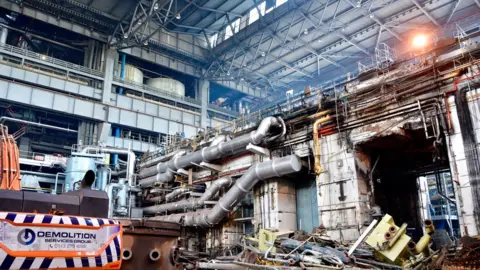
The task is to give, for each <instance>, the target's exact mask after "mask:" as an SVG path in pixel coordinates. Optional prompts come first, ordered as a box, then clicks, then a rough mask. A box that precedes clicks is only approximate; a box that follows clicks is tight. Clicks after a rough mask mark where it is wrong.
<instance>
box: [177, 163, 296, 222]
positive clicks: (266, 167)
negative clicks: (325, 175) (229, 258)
mask: <svg viewBox="0 0 480 270" xmlns="http://www.w3.org/2000/svg"><path fill="white" fill-rule="evenodd" d="M301 169H302V163H301V161H300V159H299V158H298V157H297V156H295V155H291V156H286V157H282V158H279V159H274V160H270V161H265V162H262V163H259V164H256V165H254V166H252V167H250V169H248V171H247V172H246V173H245V174H244V175H243V176H242V177H241V178H240V179H238V180H237V181H236V183H235V185H234V186H233V187H231V188H230V189H229V190H228V192H227V193H226V194H225V195H224V196H223V197H222V198H221V199H220V200H219V201H218V203H217V204H216V205H215V206H214V207H213V208H212V209H211V210H208V211H205V212H201V213H198V212H190V213H186V214H185V218H184V221H183V224H184V225H185V226H204V227H205V226H212V225H215V224H218V223H219V222H220V221H221V220H222V219H223V218H224V217H225V216H226V215H228V213H229V212H230V211H232V209H233V208H234V207H235V206H236V205H237V204H238V203H239V202H240V201H241V200H242V198H243V197H244V196H245V195H246V194H247V193H248V192H249V191H250V190H251V189H252V188H253V186H254V185H255V184H256V183H257V182H258V181H259V180H264V179H268V178H271V177H280V176H283V175H287V174H291V173H295V172H299V171H300V170H301Z"/></svg>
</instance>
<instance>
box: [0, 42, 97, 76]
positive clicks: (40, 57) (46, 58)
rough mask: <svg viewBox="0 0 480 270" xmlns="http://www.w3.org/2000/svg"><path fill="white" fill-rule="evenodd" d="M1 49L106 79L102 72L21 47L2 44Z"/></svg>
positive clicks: (0, 44)
mask: <svg viewBox="0 0 480 270" xmlns="http://www.w3.org/2000/svg"><path fill="white" fill-rule="evenodd" d="M0 49H1V50H4V51H7V52H12V53H16V54H20V55H24V56H27V57H30V58H34V59H36V60H39V61H43V62H48V63H51V64H55V65H57V66H59V67H65V68H68V69H71V70H76V71H81V72H83V73H87V74H90V75H94V76H97V77H102V78H103V77H104V73H103V72H102V71H99V70H95V69H91V68H87V67H84V66H82V65H76V64H73V63H70V62H67V61H63V60H60V59H57V58H53V57H50V56H47V55H43V54H40V53H36V52H32V51H29V50H25V49H22V48H19V47H16V46H12V45H8V44H4V43H0Z"/></svg>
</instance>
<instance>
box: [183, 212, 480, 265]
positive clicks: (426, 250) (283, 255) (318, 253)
mask: <svg viewBox="0 0 480 270" xmlns="http://www.w3.org/2000/svg"><path fill="white" fill-rule="evenodd" d="M425 226H426V228H425V232H426V233H425V235H424V236H423V237H422V238H420V240H419V241H418V242H417V243H416V244H415V243H414V242H413V241H412V240H411V238H410V237H409V236H408V235H406V233H405V228H406V224H403V225H402V226H400V227H398V226H396V225H395V223H394V222H393V219H392V217H391V216H389V215H385V216H384V217H383V218H382V219H381V220H380V221H377V220H374V222H372V224H371V225H370V226H369V227H368V228H367V230H365V233H364V234H362V236H361V237H360V238H359V240H358V241H357V242H355V243H354V244H351V245H348V244H345V243H341V242H338V241H334V240H332V239H330V238H329V237H328V236H327V234H326V230H325V229H324V228H322V227H319V228H317V229H315V230H314V232H313V233H312V234H307V233H306V232H304V231H296V232H291V231H290V232H289V231H287V232H280V231H277V230H264V229H261V230H260V232H259V233H258V238H245V239H244V240H243V241H242V243H241V244H239V245H238V247H236V250H240V252H239V253H237V255H233V253H232V252H230V253H229V254H224V255H225V256H217V257H215V258H214V259H207V257H208V256H205V257H204V258H202V259H200V257H201V256H199V254H197V257H194V258H193V257H191V258H190V260H189V263H187V264H186V267H185V268H186V269H219V270H221V269H239V270H240V269H241V270H245V269H415V270H418V269H442V270H450V269H480V239H478V238H471V237H463V238H462V239H460V244H461V246H460V247H459V248H455V246H450V247H447V246H444V247H441V248H439V249H438V250H436V251H434V250H432V249H431V248H430V245H431V240H432V235H433V232H434V230H435V229H434V228H433V224H432V223H431V222H430V220H426V222H425ZM269 240H270V241H269ZM261 241H263V242H264V243H263V244H262V243H261ZM204 255H206V254H204ZM180 257H181V258H182V256H180ZM184 258H186V257H184Z"/></svg>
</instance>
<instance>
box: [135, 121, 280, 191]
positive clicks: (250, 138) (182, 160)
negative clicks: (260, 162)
mask: <svg viewBox="0 0 480 270" xmlns="http://www.w3.org/2000/svg"><path fill="white" fill-rule="evenodd" d="M281 125H282V121H280V120H279V119H277V118H276V117H267V118H265V119H263V120H262V122H261V123H260V125H259V126H258V128H257V130H255V131H252V132H250V133H248V134H245V135H242V136H240V137H238V138H235V139H233V140H230V141H226V142H221V143H219V144H217V145H214V146H209V147H206V148H203V149H202V150H201V151H197V152H193V153H190V154H188V155H186V156H183V157H176V158H173V159H171V160H170V161H168V162H165V163H159V164H157V165H156V166H152V167H149V168H145V169H143V170H142V171H141V172H140V174H139V179H143V180H140V182H139V184H140V186H149V185H151V184H153V183H155V182H169V181H171V180H173V172H175V171H176V170H178V169H181V168H185V167H188V166H192V164H199V163H201V162H202V161H204V162H211V161H214V160H217V159H219V158H222V157H225V156H228V155H232V154H235V152H237V151H238V150H240V149H243V148H245V147H246V146H247V145H248V144H250V143H251V144H254V145H258V144H261V143H262V142H263V141H264V140H265V139H266V138H267V136H268V135H269V134H270V132H271V129H272V127H275V126H277V127H280V126H281ZM144 178H145V179H144Z"/></svg>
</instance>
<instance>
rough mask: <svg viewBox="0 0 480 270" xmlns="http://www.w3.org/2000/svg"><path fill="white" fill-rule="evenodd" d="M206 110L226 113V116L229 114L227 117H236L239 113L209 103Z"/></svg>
mask: <svg viewBox="0 0 480 270" xmlns="http://www.w3.org/2000/svg"><path fill="white" fill-rule="evenodd" d="M208 108H210V109H212V110H216V111H219V112H223V113H226V114H229V115H232V116H238V115H239V113H238V112H236V111H232V110H229V109H225V108H223V107H221V106H218V105H215V104H211V103H209V104H208Z"/></svg>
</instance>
